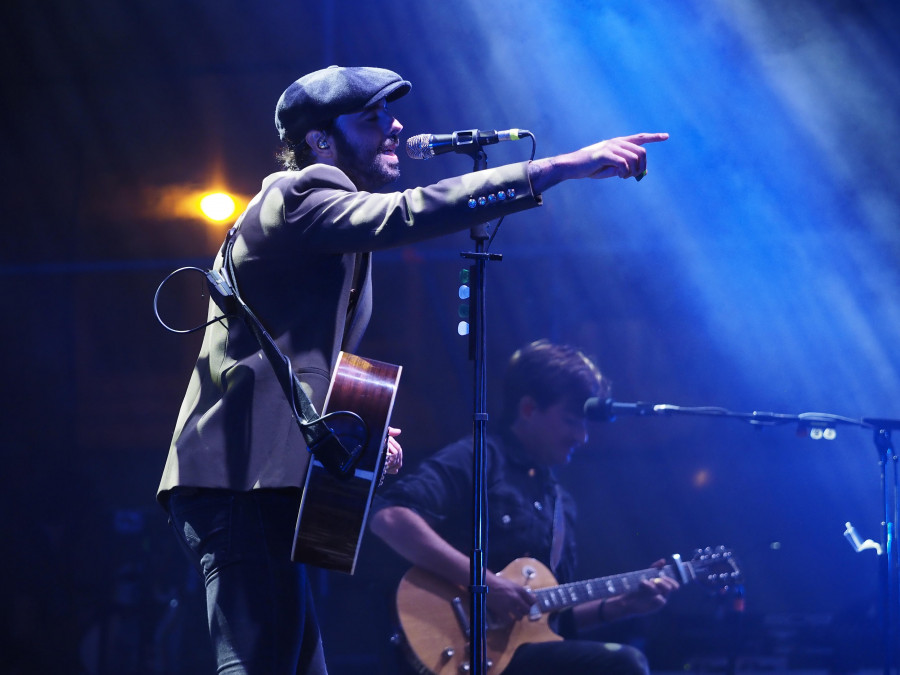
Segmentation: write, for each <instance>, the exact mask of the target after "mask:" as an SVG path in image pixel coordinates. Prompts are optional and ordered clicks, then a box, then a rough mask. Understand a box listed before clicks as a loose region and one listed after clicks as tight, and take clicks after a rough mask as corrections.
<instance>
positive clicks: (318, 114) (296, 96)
mask: <svg viewBox="0 0 900 675" xmlns="http://www.w3.org/2000/svg"><path fill="white" fill-rule="evenodd" d="M411 87H412V85H411V84H410V83H409V82H407V81H406V80H404V79H403V78H402V77H400V76H399V75H398V74H397V73H395V72H393V71H390V70H385V69H384V68H371V67H366V66H363V67H354V68H344V67H341V66H329V67H328V68H324V69H322V70H317V71H315V72H312V73H309V74H308V75H304V76H303V77H301V78H300V79H299V80H297V81H296V82H294V83H293V84H292V85H291V86H289V87H288V88H287V89H285V91H284V93H283V94H282V95H281V98H279V99H278V105H276V106H275V128H276V129H277V130H278V135H279V137H280V138H281V140H283V141H285V142H287V143H298V142H300V141H301V140H302V139H303V137H304V136H305V135H306V132H307V131H309V130H310V129H315V128H317V127H318V126H319V125H324V124H325V123H327V122H329V121H330V120H333V119H334V118H335V117H337V116H338V115H346V114H348V113H352V112H358V111H360V110H362V109H363V108H365V107H367V106H370V105H372V104H373V103H377V102H378V101H380V100H381V99H383V98H385V99H387V100H388V101H396V100H397V99H398V98H400V97H401V96H405V95H406V94H407V93H408V92H409V90H410V88H411Z"/></svg>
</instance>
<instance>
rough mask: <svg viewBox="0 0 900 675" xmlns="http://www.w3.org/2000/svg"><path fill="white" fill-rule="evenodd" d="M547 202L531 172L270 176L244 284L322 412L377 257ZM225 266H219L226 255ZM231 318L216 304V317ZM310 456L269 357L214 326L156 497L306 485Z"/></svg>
mask: <svg viewBox="0 0 900 675" xmlns="http://www.w3.org/2000/svg"><path fill="white" fill-rule="evenodd" d="M540 203H541V200H540V196H539V195H534V194H533V193H532V190H531V186H530V185H529V182H528V178H527V163H521V164H511V165H507V166H502V167H498V168H495V169H488V170H485V171H479V172H476V173H471V174H466V175H464V176H460V177H456V178H450V179H447V180H443V181H440V182H438V183H436V184H434V185H431V186H428V187H424V188H415V189H411V190H405V191H403V192H394V193H389V194H373V193H365V192H358V191H357V190H356V188H355V187H354V185H353V184H352V183H351V182H350V180H349V178H347V176H346V175H345V174H344V173H343V172H341V171H340V170H338V169H336V168H334V167H331V166H326V165H322V164H316V165H313V166H311V167H308V168H306V169H303V170H301V171H285V172H280V173H276V174H272V175H271V176H268V177H267V178H266V179H265V181H263V185H262V189H261V191H260V192H259V194H257V195H256V197H254V199H253V200H252V201H251V202H250V204H249V205H248V207H247V210H246V211H245V212H244V213H243V214H242V215H241V217H240V218H239V220H238V224H239V228H240V229H239V235H238V238H237V240H236V242H235V245H234V262H235V270H236V277H237V284H238V287H239V289H240V292H241V295H242V297H243V298H244V300H245V301H246V302H247V304H248V305H249V306H250V307H251V308H252V309H253V311H254V312H255V313H256V315H257V316H258V317H259V318H260V320H261V321H262V322H263V323H264V324H265V326H266V328H267V330H268V331H269V333H270V334H271V335H272V337H273V338H274V339H275V341H276V342H277V343H278V346H279V347H280V349H281V350H282V351H283V352H284V353H285V354H286V355H287V356H288V357H289V358H290V360H291V365H292V368H293V369H294V371H295V372H296V373H297V374H298V376H299V378H300V380H301V381H302V382H303V384H304V386H305V387H307V393H309V394H310V398H311V399H312V401H313V403H314V404H315V405H316V407H317V409H318V410H320V411H321V409H322V405H323V403H324V400H325V395H326V392H327V389H328V384H329V382H330V378H331V372H332V369H333V368H334V366H335V363H336V362H337V357H338V353H339V352H340V351H341V350H344V351H349V352H353V351H354V350H355V349H356V348H357V346H358V344H359V341H360V339H361V338H362V335H363V332H364V331H365V328H366V325H367V324H368V322H369V317H370V315H371V310H372V276H371V252H372V251H375V250H378V249H383V248H388V247H392V246H400V245H405V244H410V243H414V242H417V241H421V240H424V239H429V238H432V237H437V236H440V235H443V234H448V233H450V232H454V231H458V230H464V229H467V228H470V227H472V226H474V225H477V224H479V223H482V222H486V221H488V220H492V219H495V218H498V217H500V216H501V215H508V214H511V213H515V212H518V211H522V210H524V209H527V208H532V207H534V206H537V205H538V204H540ZM214 266H215V267H217V268H218V267H221V266H222V251H220V252H219V255H218V256H217V257H216V260H215V263H214ZM220 314H221V311H220V310H219V308H218V307H217V306H216V305H215V304H214V303H213V302H212V301H211V302H210V308H209V316H210V318H212V317H215V316H219V315H220ZM308 459H309V452H308V451H307V449H306V445H305V443H304V441H303V437H302V435H301V433H300V430H299V429H298V428H297V424H296V422H295V421H294V419H293V417H292V416H291V411H290V407H289V404H288V402H287V400H286V399H285V396H284V394H283V392H282V390H281V388H280V386H279V385H278V381H277V379H276V377H275V374H274V372H273V370H272V366H271V364H270V363H269V361H268V359H267V358H266V357H265V356H264V355H263V353H262V352H261V351H260V349H259V345H258V343H257V342H256V339H255V338H254V337H253V335H252V333H250V331H249V330H248V329H247V328H246V326H245V325H244V324H243V322H242V321H241V320H240V319H234V320H225V321H221V322H215V323H213V324H211V325H210V326H208V327H207V329H206V333H205V335H204V338H203V344H202V347H201V349H200V354H199V356H198V358H197V363H196V366H195V367H194V371H193V373H192V375H191V378H190V382H189V384H188V387H187V392H186V394H185V397H184V401H183V402H182V405H181V411H180V413H179V415H178V421H177V423H176V426H175V433H174V435H173V438H172V443H171V446H170V448H169V455H168V458H167V460H166V465H165V469H164V471H163V475H162V480H161V482H160V485H159V493H158V495H159V497H160V498H162V497H164V495H165V493H166V492H167V491H168V490H171V489H172V488H174V487H176V486H190V487H211V488H227V489H231V490H242V491H243V490H250V489H254V488H278V487H290V486H296V487H299V486H302V485H303V482H304V479H305V475H306V467H307V462H308Z"/></svg>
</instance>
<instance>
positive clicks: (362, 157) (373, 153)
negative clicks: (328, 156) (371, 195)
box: [332, 127, 400, 192]
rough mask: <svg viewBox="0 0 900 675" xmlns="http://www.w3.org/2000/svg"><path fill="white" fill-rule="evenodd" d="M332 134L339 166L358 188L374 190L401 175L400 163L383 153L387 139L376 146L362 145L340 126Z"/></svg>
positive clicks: (368, 190) (367, 190) (386, 145)
mask: <svg viewBox="0 0 900 675" xmlns="http://www.w3.org/2000/svg"><path fill="white" fill-rule="evenodd" d="M332 136H333V138H334V145H335V150H336V151H337V156H338V157H339V158H340V161H339V162H338V164H337V166H338V168H339V169H341V171H343V172H344V173H345V174H347V176H348V177H349V178H350V180H351V181H353V184H354V185H355V186H356V188H357V189H358V190H365V191H366V192H374V191H376V190H380V189H381V188H383V187H384V186H385V185H389V184H391V183H393V182H394V181H395V180H397V179H398V178H399V177H400V167H399V165H398V164H397V163H396V162H395V161H392V159H391V157H390V156H389V155H385V154H383V153H384V151H385V150H387V147H388V141H387V140H385V141H384V142H382V143H381V144H380V145H379V146H378V147H376V148H372V147H362V146H361V145H357V144H355V143H353V142H352V141H350V139H348V138H347V137H346V136H345V135H344V132H343V130H342V129H340V128H339V127H336V128H335V129H334V131H333V132H332Z"/></svg>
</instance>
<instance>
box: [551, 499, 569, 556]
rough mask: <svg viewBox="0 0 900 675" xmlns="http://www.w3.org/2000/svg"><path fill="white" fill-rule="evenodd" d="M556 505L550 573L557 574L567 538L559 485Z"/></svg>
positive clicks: (554, 506)
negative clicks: (564, 541)
mask: <svg viewBox="0 0 900 675" xmlns="http://www.w3.org/2000/svg"><path fill="white" fill-rule="evenodd" d="M554 487H555V488H556V503H555V504H554V505H553V534H552V535H551V537H552V538H551V542H550V571H551V572H553V573H554V574H555V573H556V568H557V566H558V565H559V561H560V560H561V559H562V550H563V540H564V539H565V538H566V537H565V535H566V518H565V514H564V513H563V504H562V501H563V500H562V488H561V487H560V486H559V483H557V484H556V485H555V486H554Z"/></svg>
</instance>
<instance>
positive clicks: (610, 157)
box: [158, 66, 668, 675]
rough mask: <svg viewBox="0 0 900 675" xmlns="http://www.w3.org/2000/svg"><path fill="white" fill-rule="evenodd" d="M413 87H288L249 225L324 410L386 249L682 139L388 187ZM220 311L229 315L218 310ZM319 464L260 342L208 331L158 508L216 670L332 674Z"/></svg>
mask: <svg viewBox="0 0 900 675" xmlns="http://www.w3.org/2000/svg"><path fill="white" fill-rule="evenodd" d="M410 88H411V85H410V83H409V82H407V81H406V80H404V79H403V78H402V77H400V76H399V75H398V74H397V73H394V72H392V71H390V70H385V69H382V68H371V67H353V68H345V67H338V66H332V67H330V68H325V69H323V70H319V71H316V72H313V73H310V74H308V75H305V76H303V77H301V78H300V79H299V80H297V81H296V82H294V83H293V84H291V85H290V86H289V87H288V88H287V89H286V90H285V91H284V93H283V94H282V95H281V98H280V99H279V100H278V104H277V106H276V109H275V126H276V129H277V130H278V134H279V136H280V138H281V140H282V142H283V143H284V150H283V152H282V160H283V162H284V164H285V168H286V170H285V171H280V172H277V173H273V174H271V175H270V176H268V177H266V178H265V180H263V183H262V188H261V190H260V192H259V193H258V194H257V195H256V197H254V198H253V200H252V201H251V202H250V204H249V205H248V207H247V209H246V210H245V211H244V213H243V214H242V215H241V216H240V218H239V219H238V221H237V223H236V225H235V228H236V229H235V232H236V234H235V236H234V239H233V246H232V257H233V269H234V276H235V281H236V284H237V285H238V287H239V289H240V292H241V295H242V297H243V299H244V301H245V302H246V303H247V305H249V307H250V308H252V310H253V312H254V314H255V315H256V316H257V317H258V318H259V319H260V320H261V322H262V323H263V325H264V326H265V327H266V329H267V331H268V333H269V334H270V335H271V336H272V338H273V339H274V340H275V342H276V344H277V345H278V347H279V348H280V350H281V351H282V352H283V353H284V354H285V355H286V356H287V358H288V359H289V360H290V364H291V367H292V369H293V371H294V372H295V373H296V376H297V378H298V379H299V380H300V382H301V383H302V386H303V388H304V390H305V391H306V392H307V394H308V395H309V397H310V399H311V400H312V403H313V404H314V406H315V407H316V409H317V410H321V409H322V404H323V403H324V400H325V396H326V393H327V390H328V385H329V382H330V379H331V375H332V372H333V370H334V368H335V364H336V362H337V358H338V354H339V352H340V351H342V350H343V351H346V352H353V351H355V349H356V348H357V345H358V344H359V342H360V339H361V338H362V335H363V332H364V331H365V328H366V325H367V324H368V321H369V317H370V314H371V309H372V280H371V253H372V252H373V251H375V250H377V249H383V248H388V247H393V246H403V245H406V244H410V243H414V242H417V241H422V240H424V239H429V238H432V237H438V236H441V235H444V234H448V233H451V232H456V231H460V230H465V229H469V228H471V227H473V226H475V225H478V224H481V223H484V222H487V221H488V220H493V219H496V218H499V217H500V216H504V215H509V214H512V213H516V212H518V211H522V210H524V209H529V208H534V207H536V206H538V205H540V204H541V194H542V193H543V192H544V191H545V190H547V189H548V188H550V187H552V186H554V185H556V184H558V183H560V182H562V181H565V180H569V179H575V178H608V177H612V176H619V177H620V178H628V177H631V176H639V175H642V174H643V173H644V172H645V170H646V151H645V149H644V148H643V145H644V144H646V143H652V142H657V141H662V140H665V139H666V138H667V137H668V135H667V134H636V135H634V136H627V137H622V138H614V139H611V140H607V141H601V142H599V143H595V144H593V145H590V146H587V147H585V148H582V149H580V150H576V151H575V152H571V153H567V154H564V155H559V156H556V157H552V158H547V159H541V160H536V161H534V162H521V163H517V164H510V165H506V166H501V167H497V168H493V169H488V170H485V171H479V172H476V173H472V174H466V175H463V176H459V177H455V178H448V179H445V180H442V181H440V182H438V183H436V184H434V185H431V186H428V187H419V188H414V189H410V190H405V191H403V192H389V193H378V192H377V191H378V190H381V189H383V188H384V187H385V186H387V185H388V184H390V183H391V182H393V181H394V180H396V179H397V178H398V176H399V175H400V168H399V160H398V157H397V147H398V146H399V143H400V132H401V131H402V129H403V127H402V125H401V124H400V123H399V122H398V121H397V119H396V118H394V117H393V115H392V114H391V113H390V112H389V110H388V103H390V102H392V101H395V100H397V99H398V98H400V97H402V96H405V95H406V94H407V93H408V92H409V91H410ZM480 197H484V198H485V199H483V200H481V199H479V198H480ZM480 202H483V203H484V206H482V205H480ZM224 251H225V247H224V246H223V249H222V250H220V252H219V254H218V255H217V257H216V259H215V262H214V268H215V269H221V268H222V267H223V265H224ZM209 312H210V314H209V316H210V319H214V318H215V317H217V316H220V315H221V310H220V309H219V307H218V306H217V305H216V304H215V302H214V300H212V299H211V301H210V310H209ZM398 434H399V431H398V430H396V429H390V430H389V439H388V449H387V470H388V471H390V472H396V471H397V470H398V469H399V468H400V464H401V459H402V452H401V449H400V446H399V444H398V443H397V440H396V438H395V437H396V436H397V435H398ZM309 457H310V453H309V452H308V450H307V447H306V443H305V441H304V438H303V435H302V434H301V432H300V430H299V428H298V425H297V424H296V423H295V421H294V419H293V417H292V413H291V406H290V403H289V402H288V400H287V399H286V397H285V395H284V393H283V390H282V389H281V386H280V384H279V382H278V379H277V376H276V374H275V372H274V370H273V368H272V365H271V364H270V362H269V360H268V359H267V358H266V357H265V356H264V355H263V353H262V352H261V350H260V346H259V343H258V342H257V339H256V338H255V337H254V335H253V333H252V332H251V331H250V330H249V328H248V327H247V325H245V324H244V322H242V321H240V320H235V319H223V320H220V321H213V322H212V323H210V324H209V325H208V326H207V328H206V333H205V335H204V338H203V343H202V347H201V349H200V354H199V356H198V359H197V363H196V366H195V368H194V371H193V373H192V376H191V379H190V382H189V384H188V388H187V393H186V395H185V398H184V401H183V403H182V406H181V411H180V413H179V416H178V421H177V423H176V427H175V432H174V436H173V439H172V443H171V446H170V449H169V455H168V459H167V461H166V465H165V469H164V471H163V476H162V480H161V482H160V486H159V492H158V498H159V501H160V502H161V504H162V505H163V506H164V507H165V508H166V510H167V511H168V513H169V516H170V519H171V522H172V523H173V526H174V528H175V530H176V533H177V534H178V536H179V538H180V539H181V540H182V542H183V544H184V547H185V550H186V551H187V553H188V555H189V557H190V558H191V559H192V560H193V562H194V563H195V565H196V566H197V568H198V569H199V570H200V572H201V573H202V574H203V577H204V580H205V584H206V589H207V609H208V618H209V630H210V635H211V637H212V641H213V645H214V648H215V656H216V659H217V662H218V667H219V671H218V672H220V673H246V674H250V675H254V674H257V673H259V674H265V675H279V674H287V673H292V674H293V673H316V674H318V673H325V672H326V667H325V663H324V659H323V655H322V644H321V638H320V636H319V629H318V625H317V622H316V618H315V613H314V610H313V607H312V602H311V599H310V593H309V589H308V585H307V578H306V573H305V570H304V568H303V566H302V565H299V564H296V563H293V562H292V561H291V546H292V543H293V533H294V525H295V521H296V518H297V512H298V508H299V505H300V500H301V493H302V486H303V484H304V480H305V475H306V469H307V465H308V462H309Z"/></svg>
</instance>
